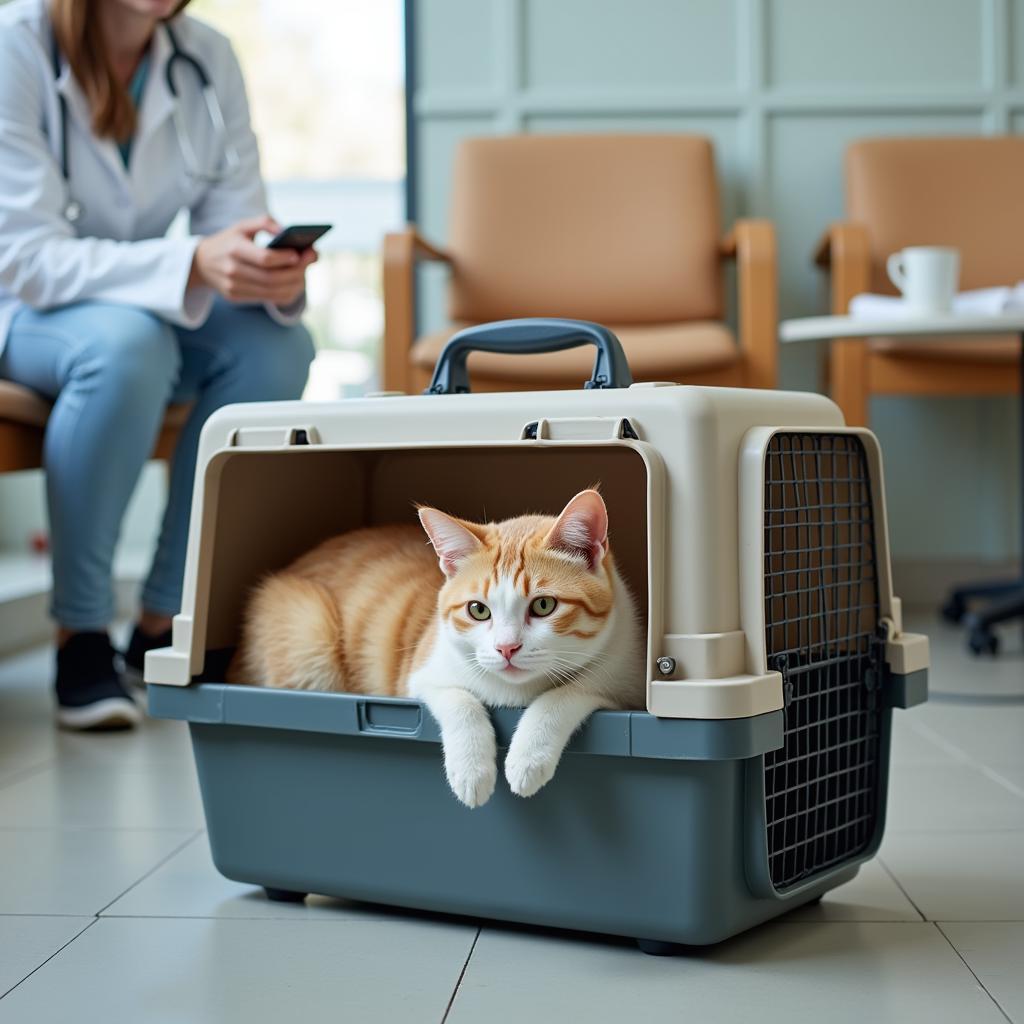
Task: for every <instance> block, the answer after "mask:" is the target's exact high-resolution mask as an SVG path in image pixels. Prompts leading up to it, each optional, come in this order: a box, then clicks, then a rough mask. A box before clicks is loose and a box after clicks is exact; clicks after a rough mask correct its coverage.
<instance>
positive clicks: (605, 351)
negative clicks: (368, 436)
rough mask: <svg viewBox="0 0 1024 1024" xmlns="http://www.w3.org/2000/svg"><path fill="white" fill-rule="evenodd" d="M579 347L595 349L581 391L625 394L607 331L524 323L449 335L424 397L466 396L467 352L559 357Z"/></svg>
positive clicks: (576, 324)
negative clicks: (620, 391)
mask: <svg viewBox="0 0 1024 1024" xmlns="http://www.w3.org/2000/svg"><path fill="white" fill-rule="evenodd" d="M577 345H594V346H595V347H596V348H597V359H596V360H595V361H594V372H593V373H592V374H591V375H590V380H588V381H587V382H586V383H585V384H584V385H583V386H584V387H585V388H628V387H629V386H630V384H632V383H633V375H632V374H631V373H630V372H629V363H628V362H627V361H626V353H625V352H623V351H622V343H621V342H620V341H619V339H618V338H616V337H615V335H614V334H612V332H611V331H609V330H608V328H607V327H602V326H601V325H600V324H594V323H591V322H590V321H589V320H561V319H559V318H557V317H528V318H525V319H522V320H497V321H495V322H494V323H490V324H480V325H479V326H477V327H467V328H466V329H465V330H463V331H459V333H458V334H455V335H453V336H452V337H451V338H449V339H448V344H446V345H445V347H444V350H443V351H442V352H441V356H440V358H439V359H438V360H437V366H436V367H435V368H434V376H433V378H432V379H431V381H430V387H429V388H427V390H426V391H425V392H424V394H425V395H463V394H467V393H468V392H469V373H468V371H467V369H466V358H467V356H468V355H469V353H470V352H504V353H507V354H508V355H512V354H516V355H528V354H533V353H538V352H560V351H561V350H562V349H566V348H575V347H576V346H577Z"/></svg>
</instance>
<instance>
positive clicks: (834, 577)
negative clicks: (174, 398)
mask: <svg viewBox="0 0 1024 1024" xmlns="http://www.w3.org/2000/svg"><path fill="white" fill-rule="evenodd" d="M584 342H591V343H594V344H596V345H597V346H598V358H597V362H596V365H595V370H594V376H593V377H592V379H591V380H590V381H588V382H587V384H586V387H585V388H584V389H581V390H579V391H571V392H570V391H561V392H535V393H503V394H471V393H468V392H469V387H468V381H467V379H466V356H467V353H468V352H470V351H471V350H473V349H488V350H491V351H495V350H508V351H520V352H539V351H544V350H549V349H556V348H566V347H569V346H570V345H574V344H582V343H584ZM595 481H600V482H601V489H602V494H603V496H604V498H605V501H606V504H607V506H608V510H609V518H610V523H611V536H612V544H613V547H614V549H615V555H616V563H617V565H618V566H619V568H620V571H621V572H622V573H623V575H624V576H625V577H626V579H627V581H628V582H629V583H630V585H631V588H632V590H633V592H634V594H635V595H636V598H637V603H638V605H639V607H640V608H641V610H642V614H643V620H644V623H645V630H646V651H647V679H648V684H647V708H646V710H639V709H638V710H636V711H599V712H597V713H596V714H594V715H593V716H592V717H591V718H590V719H589V721H588V722H587V724H586V725H585V726H584V727H583V728H582V729H581V730H580V731H579V732H578V733H577V734H576V736H575V737H574V739H573V740H572V742H571V744H570V746H569V747H568V748H567V751H566V753H565V755H564V756H563V758H562V761H561V763H560V765H559V768H558V771H557V773H556V775H555V778H554V779H553V781H552V782H551V783H550V784H549V785H548V786H546V787H545V788H544V789H542V790H541V791H540V792H539V793H538V794H537V795H536V796H533V797H531V798H529V799H521V798H519V797H517V796H514V795H513V794H512V793H511V792H510V791H509V789H508V788H507V785H506V784H504V782H503V780H501V779H499V784H498V787H497V789H496V791H495V793H494V796H493V797H492V798H491V800H490V802H488V803H487V804H486V805H485V806H483V807H481V808H478V809H475V810H469V809H467V808H466V807H464V806H462V805H461V804H460V803H458V802H457V801H456V799H455V798H454V797H453V795H452V794H451V792H450V790H449V789H448V785H447V783H446V781H445V778H444V774H443V771H442V762H441V755H440V749H439V740H440V736H439V731H438V728H437V726H436V724H435V723H434V721H433V719H432V718H431V717H430V715H429V714H428V713H427V711H426V709H425V708H424V707H423V706H422V705H421V704H419V703H418V702H416V701H411V700H403V699H386V698H376V697H366V696H359V695H351V694H338V693H314V692H307V691H289V690H279V689H261V688H257V687H248V686H239V685H226V684H225V683H224V682H223V679H224V669H225V665H226V660H227V658H228V657H229V656H230V653H231V649H232V647H233V645H235V644H236V643H237V639H238V635H239V622H240V614H241V610H242V607H243V602H244V600H245V597H246V594H247V591H248V590H249V588H250V587H251V586H252V585H253V584H254V583H255V582H256V581H257V580H259V579H260V578H261V577H262V576H263V575H264V574H266V573H267V572H269V571H272V570H275V569H278V568H281V567H283V566H285V565H286V564H288V563H289V562H290V561H291V560H292V559H294V558H295V557H296V556H298V555H299V554H300V553H302V552H304V551H306V550H308V549H310V548H311V547H313V546H314V545H316V544H317V543H319V542H320V541H322V540H323V539H325V538H326V537H329V536H332V535H335V534H338V533H341V532H343V531H346V530H351V529H353V528H356V527H361V526H366V525H371V524H383V523H398V522H406V521H414V518H413V517H414V514H415V512H414V502H424V503H429V504H431V505H434V506H436V507H438V508H442V509H444V510H446V511H448V512H450V513H453V514H456V515H459V516H462V517H464V518H467V519H473V520H478V521H484V520H486V519H488V518H489V519H492V520H497V519H502V518H505V517H508V516H514V515H519V514H522V513H523V512H524V511H549V512H551V513H557V512H558V511H559V510H560V509H561V508H562V506H563V505H564V504H565V502H566V500H567V499H568V498H569V497H571V496H572V495H573V494H574V493H576V492H577V491H579V490H582V489H584V488H586V487H588V486H591V485H592V484H593V483H594V482H595ZM173 638H174V639H173V645H172V646H171V647H168V648H164V649H161V650H157V651H153V652H151V653H150V654H149V655H148V656H147V659H146V678H147V681H148V682H149V684H150V685H149V701H150V712H151V714H153V715H155V716H157V717H165V718H179V719H184V720H187V721H188V722H189V725H190V729H191V734H192V742H193V746H194V751H195V758H196V764H197V768H198V773H199V780H200V784H201V789H202V794H203V803H204V807H205V812H206V818H207V823H208V826H209V837H210V846H211V850H212V854H213V859H214V862H215V864H216V865H217V867H218V869H219V870H220V871H221V872H222V873H223V874H224V875H226V876H227V877H228V878H232V879H235V880H238V881H243V882H250V883H254V884H256V885H260V886H263V887H265V888H266V890H267V894H268V896H270V897H271V898H276V899H289V898H291V899H302V898H303V896H304V895H305V894H306V893H309V892H317V893H324V894H330V895H335V896H341V897H348V898H351V899H355V900H365V901H372V902H380V903H388V904H397V905H401V906H405V907H414V908H420V909H424V910H430V911H441V912H448V913H454V914H468V915H475V916H480V917H489V918H498V919H504V920H509V921H519V922H527V923H533V924H540V925H549V926H556V927H562V928H573V929H581V930H587V931H597V932H606V933H612V934H618V935H626V936H631V937H634V938H638V939H639V940H641V947H642V948H645V949H647V950H649V951H652V952H654V951H660V950H662V949H665V948H669V947H668V945H667V944H672V943H687V944H704V943H711V942H716V941H719V940H721V939H724V938H726V937H728V936H730V935H733V934H735V933H736V932H739V931H742V930H743V929H745V928H749V927H751V926H752V925H755V924H757V923H759V922H761V921H764V920H766V919H768V918H771V917H775V916H777V915H779V914H782V913H784V912H785V911H787V910H789V909H791V908H793V907H795V906H798V905H799V904H802V903H806V902H809V901H812V900H815V899H817V898H819V897H820V896H821V895H822V894H823V893H824V892H826V891H827V890H828V889H831V888H833V887H834V886H837V885H839V884H841V883H843V882H846V881H848V880H849V879H850V878H852V877H853V876H854V875H855V874H856V873H857V870H858V867H859V865H860V864H861V863H863V862H864V861H865V860H867V859H868V858H870V857H871V856H872V855H873V854H874V852H875V850H876V849H877V847H878V844H879V842H880V839H881V836H882V829H883V822H884V818H885V794H886V777H887V773H888V765H889V740H890V720H891V715H892V709H893V708H894V707H908V706H910V705H912V704H915V703H918V702H920V701H922V700H924V698H925V694H926V689H927V684H926V679H927V664H928V644H927V639H926V638H925V637H922V636H916V635H912V634H908V633H904V632H903V629H902V625H901V612H900V601H899V599H898V598H897V597H894V596H893V593H892V585H891V578H890V565H889V549H888V535H887V531H886V520H885V500H884V495H883V489H882V467H881V456H880V453H879V449H878V443H877V441H876V440H875V438H874V436H873V435H872V434H871V433H870V432H868V431H867V430H863V429H860V428H850V427H846V426H844V424H843V420H842V417H841V415H840V413H839V410H838V409H837V407H836V406H835V405H833V403H832V402H830V401H829V400H828V399H826V398H823V397H821V396H818V395H813V394H797V393H780V392H770V391H754V390H732V389H716V388H701V387H681V386H677V385H673V384H662V383H645V384H632V383H631V381H630V376H629V369H628V366H627V365H626V362H625V359H624V357H623V354H622V351H621V348H620V347H619V345H618V342H617V340H616V339H615V337H614V335H611V334H610V333H609V332H607V331H605V330H604V329H603V328H599V327H597V326H596V325H593V324H587V323H583V322H578V321H561V320H545V321H506V322H504V323H501V324H496V325H485V326H483V327H477V328H472V329H470V330H467V331H464V332H462V333H461V334H460V335H458V336H456V338H454V339H452V341H451V342H450V343H449V345H448V348H447V349H446V351H445V353H444V354H443V355H442V357H441V359H440V361H439V363H438V368H437V371H436V373H435V376H434V381H433V384H432V385H431V388H430V390H429V391H428V393H427V394H425V395H421V396H414V397H413V396H410V397H398V396H393V395H382V396H379V397H372V396H371V397H367V398H364V399H355V400H350V401H343V402H337V403H323V404H318V403H300V402H281V403H274V404H262V405H260V404H254V405H238V406H232V407H230V408H226V409H222V410H221V411H220V412H218V413H216V414H215V415H214V416H213V417H211V419H210V421H209V422H208V423H207V425H206V427H205V428H204V431H203V435H202V440H201V444H200V454H199V469H198V473H197V478H196V491H195V498H194V503H193V509H192V522H191V531H190V535H189V547H188V559H187V568H186V574H185V589H184V599H183V606H182V610H181V613H180V614H179V615H178V616H176V618H175V620H174V630H173ZM519 714H520V712H519V711H513V710H496V711H494V712H493V716H492V717H493V720H494V724H495V729H496V732H497V735H498V743H499V747H507V743H508V739H509V737H510V736H511V733H512V731H513V729H514V728H515V725H516V723H517V721H518V718H519Z"/></svg>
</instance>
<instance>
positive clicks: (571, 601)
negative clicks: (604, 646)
mask: <svg viewBox="0 0 1024 1024" xmlns="http://www.w3.org/2000/svg"><path fill="white" fill-rule="evenodd" d="M420 520H421V522H422V523H423V526H424V529H425V530H426V531H427V534H428V535H429V537H430V540H431V543H432V544H433V545H434V549H435V550H436V551H437V554H438V559H439V561H440V564H441V569H442V571H443V572H444V574H445V576H446V581H445V584H444V586H443V587H442V589H441V592H440V595H439V600H438V612H439V614H440V616H441V621H442V627H443V628H444V629H445V630H446V632H447V635H448V637H449V640H450V641H451V645H452V646H453V647H454V649H455V650H457V651H458V652H459V653H460V655H462V656H463V657H464V658H465V659H466V662H467V665H468V666H469V668H470V669H471V670H472V671H474V672H479V673H481V674H485V675H488V676H491V677H496V678H499V679H501V681H502V682H504V683H508V684H512V685H516V684H528V683H529V684H533V683H536V682H538V681H541V680H547V681H548V682H549V683H550V684H551V685H555V684H556V683H558V682H560V681H562V680H563V679H565V678H568V677H569V676H571V675H573V674H574V673H575V672H577V671H578V670H580V669H582V668H583V667H584V666H589V667H591V668H593V667H594V666H593V659H594V657H595V656H596V654H597V652H598V651H599V650H601V640H602V637H603V636H604V634H605V630H606V629H607V627H608V625H609V620H610V618H611V615H612V612H613V609H614V590H613V579H612V571H611V559H610V556H609V553H608V514H607V511H606V509H605V504H604V501H603V500H602V498H601V496H600V495H599V494H598V493H597V492H596V491H583V492H581V493H580V494H578V495H577V496H576V497H575V498H573V499H572V501H570V502H569V504H568V505H567V506H566V507H565V509H564V510H563V512H562V514H561V515H560V516H559V517H558V518H557V519H553V518H551V517H550V516H522V517H520V518H518V519H509V520H506V521H505V522H502V523H492V524H488V525H486V526H481V525H477V524H474V523H467V522H465V521H463V520H459V519H454V518H452V517H451V516H448V515H446V514H445V513H443V512H439V511H437V510H436V509H429V508H423V509H420Z"/></svg>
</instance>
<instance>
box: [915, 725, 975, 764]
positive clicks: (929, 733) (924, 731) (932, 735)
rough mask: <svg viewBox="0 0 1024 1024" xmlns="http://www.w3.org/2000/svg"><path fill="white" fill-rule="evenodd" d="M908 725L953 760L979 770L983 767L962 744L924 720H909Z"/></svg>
mask: <svg viewBox="0 0 1024 1024" xmlns="http://www.w3.org/2000/svg"><path fill="white" fill-rule="evenodd" d="M910 727H911V728H912V729H913V731H914V732H916V733H918V735H919V736H924V737H925V738H926V739H928V740H929V741H930V742H932V743H934V744H935V745H936V746H938V748H939V749H940V750H943V751H945V752H946V754H948V755H949V756H950V757H951V758H953V759H954V760H955V761H958V762H959V763H961V764H966V765H969V766H970V767H971V768H976V769H979V770H981V769H982V768H984V765H983V764H982V762H980V761H978V760H977V759H976V758H975V757H974V756H973V755H972V754H970V753H968V752H967V751H965V750H964V748H963V746H958V745H957V744H956V743H954V742H953V741H952V740H951V739H948V738H947V737H946V736H943V735H942V733H941V732H938V731H937V730H935V729H933V728H932V727H931V726H930V725H927V724H926V723H925V722H911V723H910Z"/></svg>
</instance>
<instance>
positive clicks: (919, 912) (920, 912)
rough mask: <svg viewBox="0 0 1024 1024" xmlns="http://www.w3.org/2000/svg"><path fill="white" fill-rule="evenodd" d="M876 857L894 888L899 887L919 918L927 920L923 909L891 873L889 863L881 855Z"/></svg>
mask: <svg viewBox="0 0 1024 1024" xmlns="http://www.w3.org/2000/svg"><path fill="white" fill-rule="evenodd" d="M876 859H877V860H878V863H879V865H880V867H881V868H882V870H883V871H884V872H885V873H886V874H887V875H888V876H889V877H890V878H891V879H892V882H893V885H895V886H896V888H897V889H899V891H900V892H901V893H903V896H904V897H905V899H906V901H907V902H908V903H909V904H910V905H911V906H912V907H913V908H914V910H915V911H916V912H917V914H918V915H919V916H920V918H921V920H922V921H927V920H928V918H927V917H926V916H925V913H924V911H923V910H922V909H921V908H920V907H919V906H918V905H917V904H916V903H915V902H914V900H913V898H912V897H911V895H910V893H909V892H907V890H906V889H905V888H904V887H903V883H902V882H901V881H900V880H899V879H898V878H897V877H896V876H895V875H894V874H893V873H892V871H890V870H889V865H888V864H886V863H885V861H884V860H883V859H882V858H881V857H877V858H876Z"/></svg>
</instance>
